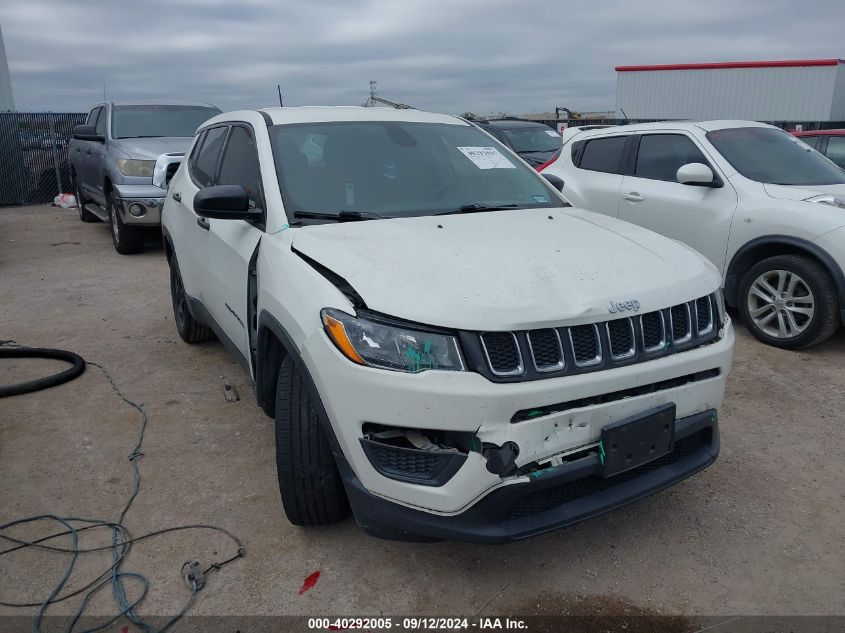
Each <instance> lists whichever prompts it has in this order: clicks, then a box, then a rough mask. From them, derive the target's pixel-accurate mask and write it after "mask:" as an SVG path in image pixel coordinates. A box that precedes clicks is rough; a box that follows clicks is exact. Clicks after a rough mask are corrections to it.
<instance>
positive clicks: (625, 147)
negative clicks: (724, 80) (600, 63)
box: [542, 121, 845, 349]
mask: <svg viewBox="0 0 845 633" xmlns="http://www.w3.org/2000/svg"><path fill="white" fill-rule="evenodd" d="M542 171H543V173H544V174H553V175H556V176H558V177H559V178H561V179H563V180H564V181H565V187H564V189H563V193H564V195H565V196H566V197H567V199H569V200H570V201H571V202H572V203H573V204H575V205H576V206H578V207H583V208H585V209H589V210H591V211H598V212H600V213H604V214H607V215H610V216H613V217H618V218H620V219H622V220H627V221H628V222H633V223H634V224H639V225H640V226H644V227H646V228H649V229H651V230H653V231H657V232H658V233H661V234H663V235H666V236H668V237H671V238H674V239H677V240H680V241H682V242H684V243H686V244H688V245H690V246H692V247H693V248H695V249H696V250H698V251H699V252H701V253H702V254H704V255H705V256H707V258H708V259H710V261H712V262H713V263H714V264H715V265H716V268H718V269H719V271H720V272H721V273H722V275H723V279H724V291H725V300H726V301H727V302H728V304H729V305H732V306H736V307H737V309H738V310H739V313H740V315H741V316H742V319H743V321H744V322H745V323H746V325H747V326H748V328H749V329H750V330H751V332H752V333H753V334H754V335H755V336H756V337H757V338H758V339H760V340H761V341H763V342H765V343H769V344H770V345H776V346H778V347H784V348H787V349H796V348H802V347H809V346H811V345H815V344H817V343H820V342H822V341H824V340H826V339H827V338H829V337H830V336H831V334H833V332H834V331H835V330H836V328H837V327H838V326H839V324H840V322H845V274H843V270H845V172H843V171H842V170H841V169H840V168H839V167H838V166H836V165H835V164H834V163H832V162H831V161H830V160H828V159H827V158H825V157H824V156H822V155H821V154H819V153H818V152H817V151H815V150H813V149H811V148H810V147H808V146H807V145H806V144H804V143H802V142H801V141H799V140H798V139H796V138H794V137H793V136H791V135H789V134H787V133H786V132H784V131H783V130H780V129H778V128H775V127H772V126H771V125H765V124H762V123H753V122H750V121H705V122H696V123H692V122H679V121H665V122H662V123H645V124H639V125H626V126H622V127H614V128H608V129H603V130H593V131H587V132H582V133H580V134H577V135H575V136H573V137H570V138H568V139H567V140H566V141H565V145H564V147H563V150H562V151H561V154H560V156H559V157H558V159H557V160H556V161H555V162H554V163H552V164H550V165H547V166H546V167H544V168H543V170H542Z"/></svg>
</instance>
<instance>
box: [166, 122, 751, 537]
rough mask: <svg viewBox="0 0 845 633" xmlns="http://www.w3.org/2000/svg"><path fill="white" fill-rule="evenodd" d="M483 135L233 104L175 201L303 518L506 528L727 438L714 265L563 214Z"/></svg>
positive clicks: (190, 306) (183, 251)
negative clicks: (272, 429) (270, 423)
mask: <svg viewBox="0 0 845 633" xmlns="http://www.w3.org/2000/svg"><path fill="white" fill-rule="evenodd" d="M568 207H569V205H568V204H567V203H566V202H565V201H564V200H563V199H562V198H561V197H560V194H559V192H558V191H557V190H556V189H555V188H554V187H552V186H551V185H550V184H549V182H547V181H546V180H544V179H543V178H541V177H540V176H539V175H537V173H536V172H535V171H534V170H532V169H531V168H530V167H529V166H528V165H527V164H525V163H524V162H523V161H522V160H520V159H519V158H518V157H517V156H516V155H515V154H513V153H512V152H510V151H509V150H508V149H506V148H505V147H504V146H502V145H500V144H498V143H497V142H496V141H494V140H492V139H491V138H490V137H489V136H488V135H487V134H485V133H484V132H482V131H481V130H479V129H478V128H476V127H475V126H473V125H470V124H468V123H467V122H465V121H463V120H461V119H459V118H456V117H451V116H446V115H439V114H428V113H424V112H419V111H417V110H393V109H384V108H343V107H340V108H321V107H310V108H283V109H282V108H273V109H267V110H261V111H258V112H254V111H242V112H231V113H228V114H224V115H220V116H218V117H215V118H213V119H211V120H210V121H208V122H207V123H205V124H204V125H203V127H202V128H200V129H199V130H198V131H197V135H196V138H195V140H194V143H193V146H192V148H191V149H190V151H189V153H188V158H187V159H186V161H185V162H183V163H182V164H181V165H180V167H179V169H178V171H177V172H176V174H175V175H174V177H173V179H172V180H171V182H170V188H169V191H168V195H167V200H166V202H165V205H164V211H163V221H162V223H163V230H164V236H165V244H166V254H167V258H168V261H169V263H170V270H171V291H172V296H173V309H174V314H175V321H176V326H177V328H178V331H179V334H180V335H181V336H182V338H183V339H184V340H185V341H187V342H189V343H196V342H200V341H203V340H207V339H208V338H210V337H211V335H212V332H213V333H214V334H216V335H217V337H218V338H219V339H220V340H221V341H223V342H224V343H225V344H226V345H227V346H228V347H229V348H230V349H231V351H232V353H233V354H234V355H235V356H236V357H237V358H238V359H239V360H240V361H241V363H242V364H243V366H244V368H245V370H246V371H247V372H248V373H249V374H250V376H251V377H252V379H253V380H254V383H255V392H256V396H257V399H258V403H259V404H260V406H261V407H262V409H263V410H264V411H265V412H266V413H267V414H268V415H269V416H271V417H272V418H274V419H275V425H276V451H277V452H276V455H277V467H278V477H279V486H280V490H281V497H282V503H283V506H284V509H285V512H286V514H287V516H288V518H289V519H290V521H291V522H293V523H295V524H297V525H316V524H321V523H328V522H332V521H337V520H340V519H342V518H343V517H344V516H346V515H347V513H348V511H349V508H350V506H351V509H352V511H353V513H354V515H355V519H356V520H357V522H358V523H359V524H360V525H361V526H362V528H364V529H365V530H366V531H367V532H369V533H371V534H377V535H380V536H385V537H392V538H408V537H409V536H410V535H416V536H419V535H422V536H425V537H430V538H450V539H468V540H479V541H488V542H489V541H506V540H512V539H518V538H523V537H526V536H529V535H532V534H536V533H540V532H544V531H547V530H551V529H554V528H557V527H560V526H563V525H566V524H569V523H572V522H574V521H578V520H581V519H584V518H587V517H590V516H593V515H596V514H599V513H601V512H604V511H606V510H608V509H611V508H613V507H616V506H619V505H622V504H624V503H627V502H629V501H632V500H635V499H639V498H641V497H644V496H646V495H648V494H651V493H653V492H656V491H658V490H661V489H663V488H666V487H668V486H670V485H673V484H675V483H677V482H678V481H680V480H682V479H684V478H686V477H688V476H689V475H691V474H693V473H695V472H697V471H699V470H701V469H703V468H705V467H707V466H708V465H709V464H711V463H712V462H713V461H714V460H715V459H716V456H717V455H718V451H719V431H718V422H717V415H716V407H718V406H719V405H720V403H721V401H722V397H723V395H724V387H725V379H726V377H727V374H728V370H729V368H730V362H731V355H732V351H733V341H734V338H733V330H732V329H731V325H730V321H729V320H728V318H727V317H726V315H725V313H724V308H723V305H722V302H721V293H720V291H719V285H720V279H719V275H718V273H717V272H716V270H715V269H714V268H713V266H712V264H710V263H709V262H708V261H706V260H705V259H704V258H703V257H701V256H700V255H698V254H697V253H694V252H692V251H691V250H689V249H688V248H686V247H685V246H682V245H680V244H678V243H676V242H674V241H672V240H668V239H666V238H664V237H661V236H659V235H657V234H655V233H652V232H651V231H646V230H644V229H641V228H638V227H636V226H633V225H631V224H627V223H624V222H620V221H618V220H613V219H610V218H605V217H603V216H601V215H596V214H593V213H589V212H584V211H579V210H575V209H572V208H568Z"/></svg>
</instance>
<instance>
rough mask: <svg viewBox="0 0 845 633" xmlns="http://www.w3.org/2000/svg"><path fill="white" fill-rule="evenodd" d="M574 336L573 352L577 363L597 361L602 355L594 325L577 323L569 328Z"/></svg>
mask: <svg viewBox="0 0 845 633" xmlns="http://www.w3.org/2000/svg"><path fill="white" fill-rule="evenodd" d="M569 335H570V336H571V337H572V353H573V355H574V356H575V364H576V365H587V364H591V363H594V362H596V358H598V357H600V356H601V354H600V352H599V350H600V348H599V337H598V332H597V331H596V327H595V326H594V325H577V326H575V327H571V328H569Z"/></svg>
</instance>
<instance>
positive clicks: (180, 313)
mask: <svg viewBox="0 0 845 633" xmlns="http://www.w3.org/2000/svg"><path fill="white" fill-rule="evenodd" d="M170 300H171V303H172V304H173V320H174V321H175V322H176V330H177V331H178V332H179V336H181V337H182V340H183V341H185V342H186V343H191V344H192V345H193V344H194V343H204V342H205V341H209V340H211V338H212V337H213V336H214V334H213V333H212V331H211V328H210V327H208V326H207V325H202V324H200V323H199V322H198V321H197V320H196V319H195V318H194V316H193V315H192V314H191V310H190V306H189V305H188V295H187V294H185V287H184V286H183V285H182V275H181V274H180V273H179V265H178V264H177V262H176V257H175V256H171V258H170Z"/></svg>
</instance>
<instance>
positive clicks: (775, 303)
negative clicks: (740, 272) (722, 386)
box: [738, 255, 839, 349]
mask: <svg viewBox="0 0 845 633" xmlns="http://www.w3.org/2000/svg"><path fill="white" fill-rule="evenodd" d="M738 304H739V306H738V307H739V313H740V316H741V317H742V320H743V322H744V323H745V325H746V326H747V327H748V329H749V330H750V331H751V333H752V334H753V335H754V336H755V337H757V338H758V339H759V340H761V341H763V342H764V343H767V344H769V345H774V346H775V347H781V348H783V349H802V348H806V347H811V346H813V345H818V344H819V343H821V342H823V341H825V340H827V339H828V338H830V336H831V335H832V334H833V333H834V332H835V331H836V328H837V327H838V325H839V320H838V316H839V301H838V298H837V294H836V287H835V286H834V285H833V281H832V279H831V278H830V275H829V274H828V273H827V271H826V270H825V269H824V268H823V267H822V266H821V265H820V264H819V263H818V262H816V261H815V260H813V259H810V258H809V257H805V256H803V255H778V256H776V257H770V258H768V259H765V260H763V261H761V262H759V263H758V264H756V265H754V266H752V267H751V270H749V271H748V272H747V273H746V274H745V276H744V277H743V278H742V282H741V283H740V286H739V297H738Z"/></svg>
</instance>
